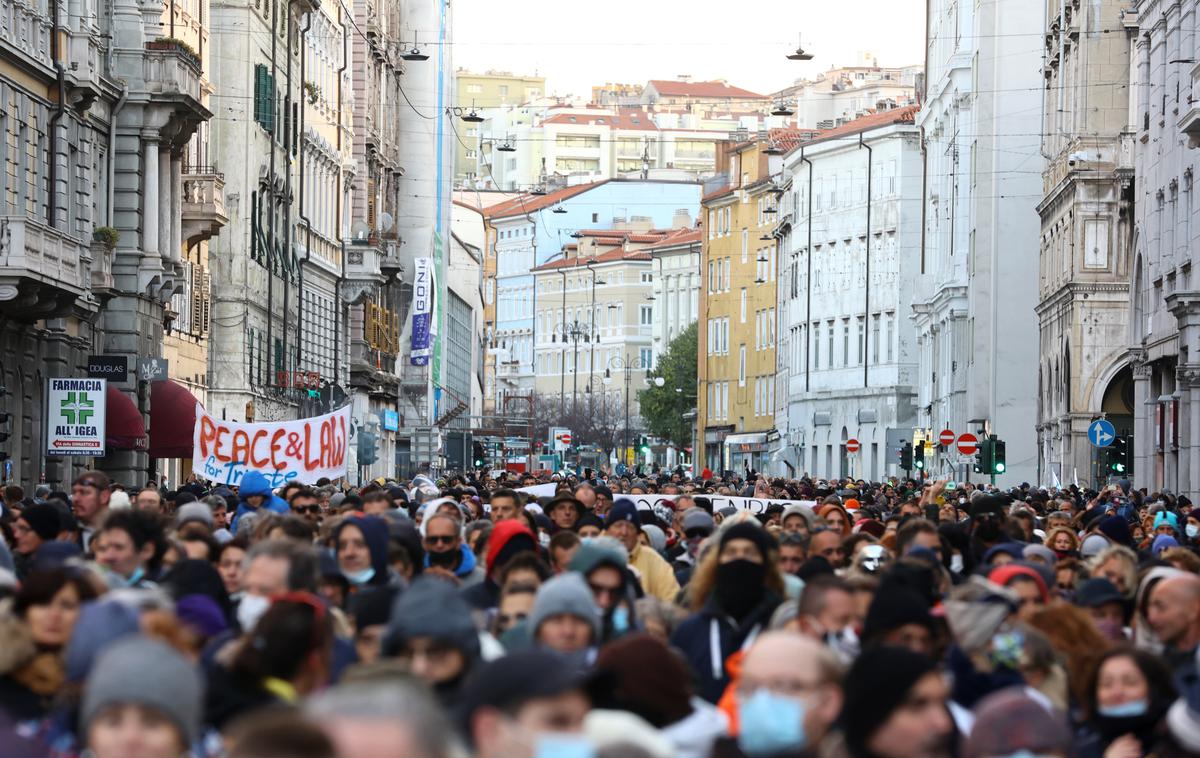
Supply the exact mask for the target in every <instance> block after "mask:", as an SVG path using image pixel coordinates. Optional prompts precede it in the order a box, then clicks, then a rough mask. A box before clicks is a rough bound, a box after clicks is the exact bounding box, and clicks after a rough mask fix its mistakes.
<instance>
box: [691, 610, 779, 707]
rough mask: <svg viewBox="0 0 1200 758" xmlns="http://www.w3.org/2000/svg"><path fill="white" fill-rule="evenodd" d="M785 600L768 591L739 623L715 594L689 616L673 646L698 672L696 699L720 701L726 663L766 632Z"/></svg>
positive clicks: (725, 680) (726, 673)
mask: <svg viewBox="0 0 1200 758" xmlns="http://www.w3.org/2000/svg"><path fill="white" fill-rule="evenodd" d="M782 600H783V599H782V598H780V597H779V596H778V595H776V594H775V593H774V592H772V591H771V590H767V591H766V592H765V593H764V594H763V599H762V600H761V601H760V602H759V604H758V605H757V606H756V607H755V608H754V610H752V611H750V613H749V614H747V616H746V618H745V619H743V620H742V622H741V623H738V622H737V621H736V620H735V619H733V618H732V617H731V616H730V615H729V614H728V613H726V612H725V611H724V610H722V608H721V606H720V604H718V603H717V598H716V593H715V592H714V593H713V594H712V595H710V596H709V598H708V601H707V602H706V603H705V604H704V607H703V608H702V609H700V611H698V612H697V613H693V614H692V615H691V616H688V617H687V618H686V619H684V620H683V621H682V622H681V623H680V624H679V626H678V627H676V629H675V632H674V634H672V635H671V646H672V647H675V648H678V649H679V650H680V651H681V652H682V653H683V654H684V657H685V658H687V660H688V663H689V664H691V667H692V670H693V671H695V672H696V694H697V695H699V696H700V697H702V698H704V699H705V700H707V701H708V702H710V703H716V702H717V701H718V700H719V699H720V697H721V693H723V692H724V691H725V687H726V686H727V685H728V684H729V672H728V671H727V670H726V668H725V660H726V659H727V658H729V656H731V655H733V654H734V653H736V652H738V651H739V650H742V649H743V648H745V647H748V646H749V645H748V643H752V642H753V640H754V639H755V638H756V637H757V636H758V634H759V633H760V632H763V631H766V629H767V627H768V626H769V624H770V621H771V614H772V613H774V612H775V609H776V608H777V607H779V604H780V603H781V602H782ZM714 628H715V629H716V630H717V635H716V636H717V640H718V644H717V645H716V646H715V649H714V645H713V634H712V630H713V629H714ZM714 653H715V654H716V655H715V656H714Z"/></svg>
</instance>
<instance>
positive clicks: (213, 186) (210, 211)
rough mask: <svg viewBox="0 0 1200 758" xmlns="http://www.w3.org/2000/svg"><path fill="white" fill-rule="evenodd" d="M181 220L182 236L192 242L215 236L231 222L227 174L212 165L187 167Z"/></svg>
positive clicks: (184, 177)
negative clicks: (226, 185) (228, 207)
mask: <svg viewBox="0 0 1200 758" xmlns="http://www.w3.org/2000/svg"><path fill="white" fill-rule="evenodd" d="M181 220H182V234H183V239H184V241H186V242H188V243H191V244H194V243H196V242H200V241H203V240H207V239H212V237H213V236H215V235H216V234H217V232H219V231H221V229H223V228H224V227H225V225H226V224H228V223H229V216H228V215H226V213H225V175H224V174H222V173H220V172H218V171H214V170H213V169H212V168H211V167H209V166H191V167H188V168H187V169H185V171H184V174H183V208H182V218H181Z"/></svg>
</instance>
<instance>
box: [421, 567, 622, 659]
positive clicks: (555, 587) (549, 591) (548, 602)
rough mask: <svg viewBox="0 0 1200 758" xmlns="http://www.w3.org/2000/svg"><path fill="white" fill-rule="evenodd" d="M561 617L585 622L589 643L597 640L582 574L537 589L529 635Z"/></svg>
mask: <svg viewBox="0 0 1200 758" xmlns="http://www.w3.org/2000/svg"><path fill="white" fill-rule="evenodd" d="M410 592H411V590H410ZM564 614H566V615H570V616H575V617H576V618H580V619H583V620H584V621H586V622H587V623H588V624H590V625H591V627H592V642H593V643H598V642H599V641H600V609H599V608H597V607H596V601H595V599H594V598H593V597H592V590H591V589H590V588H589V587H588V585H587V582H586V581H584V578H583V575H582V574H577V573H575V572H574V571H572V572H570V573H567V574H559V575H558V576H556V577H554V578H553V579H551V580H550V581H548V582H546V583H545V584H543V585H542V586H541V587H540V588H539V589H538V593H537V598H536V599H535V600H534V601H533V612H532V613H530V614H529V631H530V633H531V634H532V635H533V636H534V637H537V633H538V628H539V627H541V625H542V623H543V622H544V621H546V619H548V618H550V617H552V616H560V615H564Z"/></svg>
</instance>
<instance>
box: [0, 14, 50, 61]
mask: <svg viewBox="0 0 1200 758" xmlns="http://www.w3.org/2000/svg"><path fill="white" fill-rule="evenodd" d="M0 41H3V42H5V43H7V44H9V45H11V46H12V47H14V48H16V49H17V50H20V51H21V52H23V53H25V54H26V55H28V56H29V57H30V58H33V59H34V60H35V61H37V62H38V63H40V64H42V65H43V66H46V67H50V66H51V65H52V63H51V61H50V18H49V17H48V16H45V15H43V14H42V12H41V11H39V10H38V8H37V7H36V6H35V5H34V4H33V3H26V2H23V1H22V0H0Z"/></svg>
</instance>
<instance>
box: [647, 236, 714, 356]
mask: <svg viewBox="0 0 1200 758" xmlns="http://www.w3.org/2000/svg"><path fill="white" fill-rule="evenodd" d="M702 248H703V235H702V234H701V231H700V229H699V228H697V227H694V226H692V224H691V223H690V222H689V223H688V224H687V226H686V228H681V229H679V230H677V231H676V232H675V233H673V234H671V235H670V236H669V237H667V238H665V239H664V240H663V241H662V242H656V243H654V244H653V245H650V246H649V247H647V248H646V252H647V253H649V254H650V260H651V263H652V267H651V268H652V271H651V277H652V278H653V281H654V289H653V295H654V324H653V334H654V340H653V343H652V345H651V346H652V348H653V357H654V365H655V366H657V365H658V361H659V358H660V357H661V356H662V355H664V354H665V353H666V352H667V350H668V349H669V348H670V347H671V342H672V341H673V340H674V339H675V338H676V337H678V336H679V334H680V333H681V332H683V331H684V330H686V329H687V328H688V327H689V326H691V325H692V324H694V323H696V319H697V318H698V314H699V313H700V279H701V276H700V254H701V252H702Z"/></svg>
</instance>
